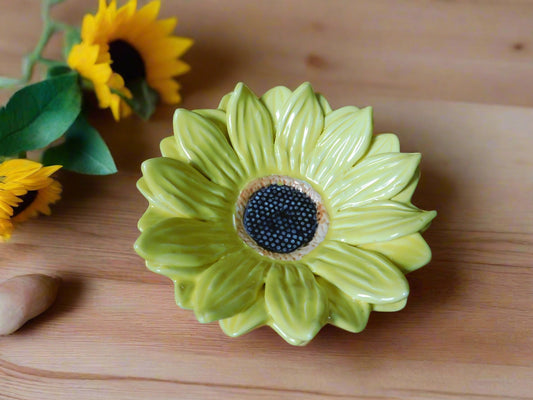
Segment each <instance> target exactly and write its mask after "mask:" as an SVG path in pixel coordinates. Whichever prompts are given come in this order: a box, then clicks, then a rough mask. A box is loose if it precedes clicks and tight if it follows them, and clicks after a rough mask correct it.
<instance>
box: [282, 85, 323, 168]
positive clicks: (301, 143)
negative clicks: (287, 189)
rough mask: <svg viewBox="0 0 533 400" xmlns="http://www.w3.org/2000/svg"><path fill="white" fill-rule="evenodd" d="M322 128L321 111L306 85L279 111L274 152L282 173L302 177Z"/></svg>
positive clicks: (309, 87) (293, 94) (295, 92)
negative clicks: (295, 174) (279, 116)
mask: <svg viewBox="0 0 533 400" xmlns="http://www.w3.org/2000/svg"><path fill="white" fill-rule="evenodd" d="M323 126H324V113H323V112H322V107H321V106H320V104H319V103H318V100H317V98H316V96H315V93H314V92H313V88H312V87H311V85H310V84H309V83H304V84H302V85H300V87H299V88H298V89H296V90H295V91H294V92H293V93H292V95H291V97H290V98H289V99H288V100H287V103H286V104H285V106H284V109H283V110H282V111H281V118H280V121H279V124H278V130H277V136H276V139H275V143H274V151H275V153H276V158H277V160H278V166H279V168H280V169H281V170H282V171H283V173H284V174H285V173H287V174H289V173H290V172H292V173H297V174H300V173H301V174H302V175H303V174H305V171H306V170H307V165H308V163H309V160H310V156H311V154H312V153H313V149H314V146H315V144H316V142H317V140H318V137H319V136H320V134H321V133H322V128H323Z"/></svg>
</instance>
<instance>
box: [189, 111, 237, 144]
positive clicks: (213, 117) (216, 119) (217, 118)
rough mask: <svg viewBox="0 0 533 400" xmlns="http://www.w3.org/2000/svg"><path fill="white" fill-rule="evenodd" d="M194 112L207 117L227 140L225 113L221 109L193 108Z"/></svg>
mask: <svg viewBox="0 0 533 400" xmlns="http://www.w3.org/2000/svg"><path fill="white" fill-rule="evenodd" d="M194 112H195V113H196V114H199V115H201V116H202V117H204V118H206V119H208V120H209V121H211V122H212V123H213V124H215V125H216V126H217V128H218V129H220V132H222V133H223V134H224V136H225V137H226V139H227V140H228V141H229V134H228V128H227V126H226V113H225V112H224V111H222V110H211V109H200V110H194Z"/></svg>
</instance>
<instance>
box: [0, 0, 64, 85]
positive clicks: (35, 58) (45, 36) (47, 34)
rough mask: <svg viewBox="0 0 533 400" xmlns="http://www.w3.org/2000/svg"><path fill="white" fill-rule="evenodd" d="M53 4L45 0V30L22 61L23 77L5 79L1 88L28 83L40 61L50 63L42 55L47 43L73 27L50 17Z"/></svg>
mask: <svg viewBox="0 0 533 400" xmlns="http://www.w3.org/2000/svg"><path fill="white" fill-rule="evenodd" d="M53 5H54V3H53V1H52V0H43V3H42V8H41V20H42V21H43V30H42V33H41V37H40V38H39V41H38V42H37V45H36V46H35V48H34V49H33V51H32V52H31V53H29V54H28V55H27V56H26V57H24V60H23V61H22V77H20V78H19V79H5V80H4V81H5V82H6V83H4V84H0V88H1V87H12V86H17V85H25V84H27V83H28V82H29V81H30V80H31V78H32V76H33V71H34V69H35V65H36V64H37V63H38V62H41V63H43V64H48V65H49V64H50V61H51V60H47V59H45V58H43V57H42V54H43V51H44V49H45V47H46V45H47V44H48V42H49V40H50V38H51V37H52V36H53V35H54V34H55V33H56V32H59V31H66V30H69V29H73V28H72V27H70V26H68V25H66V24H63V23H61V22H56V21H53V20H52V19H51V18H50V9H51V8H52V6H53Z"/></svg>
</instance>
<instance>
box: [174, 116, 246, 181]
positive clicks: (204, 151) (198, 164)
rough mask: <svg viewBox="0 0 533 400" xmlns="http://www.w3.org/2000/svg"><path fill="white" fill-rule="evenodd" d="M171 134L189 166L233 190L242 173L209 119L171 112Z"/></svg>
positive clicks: (227, 144) (237, 162) (224, 141)
mask: <svg viewBox="0 0 533 400" xmlns="http://www.w3.org/2000/svg"><path fill="white" fill-rule="evenodd" d="M174 135H175V136H176V141H177V143H178V144H179V146H181V148H182V149H183V152H184V153H185V154H186V155H187V158H188V159H189V162H190V163H191V165H192V166H194V167H195V168H197V169H198V170H199V171H201V172H202V173H203V174H204V175H206V176H207V177H209V178H210V179H211V180H212V181H213V182H215V183H217V184H219V185H221V186H224V187H227V188H230V189H234V188H235V187H237V186H238V183H240V182H241V179H242V177H243V176H244V173H243V171H242V167H241V164H240V162H239V160H238V158H237V155H236V154H235V152H234V151H233V149H232V148H231V146H230V145H229V143H228V142H227V140H226V138H225V137H224V134H223V133H222V132H221V131H220V130H219V129H218V128H217V127H216V126H215V125H214V124H213V123H212V122H210V121H208V120H207V119H205V118H203V117H201V116H200V115H198V114H195V113H193V112H191V111H187V110H183V109H178V110H176V112H175V113H174Z"/></svg>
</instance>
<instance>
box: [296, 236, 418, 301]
mask: <svg viewBox="0 0 533 400" xmlns="http://www.w3.org/2000/svg"><path fill="white" fill-rule="evenodd" d="M306 264H307V265H308V266H309V268H311V270H312V271H313V273H314V274H315V275H318V276H321V277H322V278H324V279H326V280H327V281H328V282H331V283H332V284H333V285H335V286H337V287H338V288H339V289H340V290H342V291H343V292H344V293H345V294H346V295H347V296H349V297H350V298H351V299H352V300H358V301H363V302H367V303H374V304H383V303H391V302H396V301H399V300H401V299H403V298H405V297H407V295H408V294H409V285H408V284H407V280H406V279H405V277H404V275H403V274H402V273H401V272H400V270H398V268H396V267H395V266H394V265H393V264H392V263H391V262H390V261H389V260H388V259H386V258H385V257H383V256H379V255H378V254H376V253H374V252H370V251H366V250H363V249H359V248H357V247H353V246H350V245H348V244H344V243H340V242H334V241H331V242H328V243H327V244H325V245H324V246H323V247H322V248H321V250H320V252H317V253H316V254H313V253H311V254H310V257H309V258H308V259H306Z"/></svg>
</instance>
